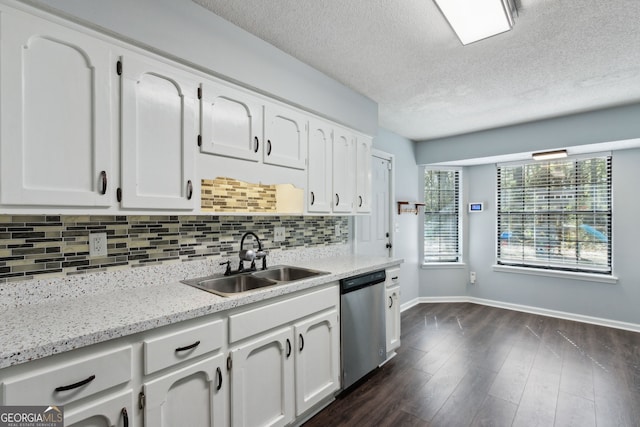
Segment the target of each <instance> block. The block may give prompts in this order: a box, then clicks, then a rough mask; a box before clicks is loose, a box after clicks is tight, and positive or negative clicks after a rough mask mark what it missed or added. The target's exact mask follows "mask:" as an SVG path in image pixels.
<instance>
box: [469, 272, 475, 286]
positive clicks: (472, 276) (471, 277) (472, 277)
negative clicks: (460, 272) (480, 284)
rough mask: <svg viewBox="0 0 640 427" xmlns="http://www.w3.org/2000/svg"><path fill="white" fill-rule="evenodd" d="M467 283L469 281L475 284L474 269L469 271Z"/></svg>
mask: <svg viewBox="0 0 640 427" xmlns="http://www.w3.org/2000/svg"><path fill="white" fill-rule="evenodd" d="M469 283H471V284H472V285H475V284H476V272H475V271H471V272H469Z"/></svg>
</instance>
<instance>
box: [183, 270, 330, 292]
mask: <svg viewBox="0 0 640 427" xmlns="http://www.w3.org/2000/svg"><path fill="white" fill-rule="evenodd" d="M324 274H329V273H327V272H326V271H317V270H311V269H308V268H301V267H291V266H287V265H277V266H274V267H271V268H269V269H267V270H258V271H255V272H252V273H241V274H237V275H235V276H208V277H200V278H197V279H189V280H183V281H182V283H184V284H187V285H189V286H193V287H195V288H198V289H202V290H203V291H207V292H211V293H214V294H216V295H220V296H223V297H226V296H230V295H235V294H238V293H241V292H250V291H255V290H258V289H262V288H265V287H268V286H274V285H280V284H284V283H288V282H294V281H296V280H302V279H308V278H311V277H315V276H321V275H324Z"/></svg>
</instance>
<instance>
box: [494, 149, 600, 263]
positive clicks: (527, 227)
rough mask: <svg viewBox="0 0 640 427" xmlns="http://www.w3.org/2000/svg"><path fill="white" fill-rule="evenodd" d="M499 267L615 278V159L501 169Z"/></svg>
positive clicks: (570, 161)
mask: <svg viewBox="0 0 640 427" xmlns="http://www.w3.org/2000/svg"><path fill="white" fill-rule="evenodd" d="M497 204H498V230H497V231H498V236H497V239H498V246H497V247H498V250H497V253H498V264H502V265H515V266H524V267H536V268H545V269H553V270H567V271H580V272H590V273H601V274H611V156H610V155H602V156H591V157H589V158H584V157H583V158H570V159H562V160H556V161H547V162H531V163H526V164H509V165H499V166H498V201H497Z"/></svg>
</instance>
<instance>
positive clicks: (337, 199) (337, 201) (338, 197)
mask: <svg viewBox="0 0 640 427" xmlns="http://www.w3.org/2000/svg"><path fill="white" fill-rule="evenodd" d="M339 204H340V195H339V194H338V193H336V206H338V205H339Z"/></svg>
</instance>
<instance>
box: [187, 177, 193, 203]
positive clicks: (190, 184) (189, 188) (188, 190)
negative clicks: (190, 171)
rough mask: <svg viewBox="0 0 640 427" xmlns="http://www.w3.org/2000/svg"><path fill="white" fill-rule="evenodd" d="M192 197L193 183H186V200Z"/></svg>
mask: <svg viewBox="0 0 640 427" xmlns="http://www.w3.org/2000/svg"><path fill="white" fill-rule="evenodd" d="M192 196H193V183H192V182H191V180H189V181H187V200H191V197H192Z"/></svg>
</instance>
